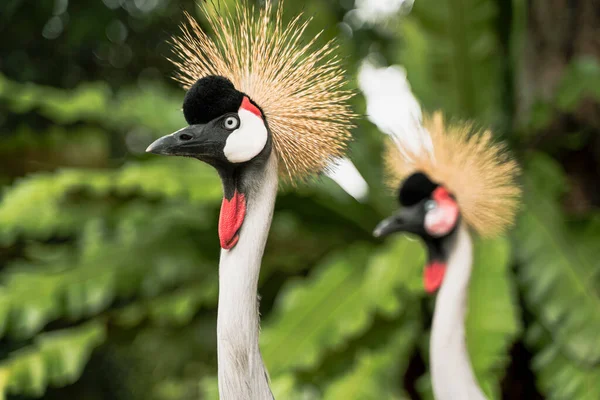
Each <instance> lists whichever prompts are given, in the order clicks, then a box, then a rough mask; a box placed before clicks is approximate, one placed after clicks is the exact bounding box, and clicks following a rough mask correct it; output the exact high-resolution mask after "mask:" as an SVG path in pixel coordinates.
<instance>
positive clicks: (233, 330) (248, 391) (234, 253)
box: [217, 152, 278, 400]
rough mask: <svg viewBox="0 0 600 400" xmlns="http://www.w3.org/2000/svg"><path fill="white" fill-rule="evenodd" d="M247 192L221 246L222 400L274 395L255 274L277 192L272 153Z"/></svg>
mask: <svg viewBox="0 0 600 400" xmlns="http://www.w3.org/2000/svg"><path fill="white" fill-rule="evenodd" d="M263 171H264V172H263V174H264V175H263V176H262V177H260V179H257V180H256V182H257V183H258V184H257V186H256V187H254V188H252V190H251V191H250V192H249V193H248V196H247V213H246V217H245V219H244V224H243V225H242V228H241V230H240V239H239V241H238V243H237V244H236V246H235V247H234V248H233V249H231V250H221V261H220V264H219V311H218V317H217V353H218V363H219V396H220V398H221V400H240V399H252V400H270V399H272V398H273V395H272V394H271V390H270V389H269V382H268V376H267V372H266V369H265V367H264V364H263V361H262V357H261V355H260V350H259V347H258V334H259V313H258V295H257V290H258V277H259V274H260V266H261V261H262V256H263V252H264V248H265V244H266V241H267V236H268V234H269V228H270V226H271V219H272V217H273V208H274V206H275V197H276V195H277V183H278V182H277V158H276V156H275V154H274V152H273V154H271V156H270V158H269V160H268V162H267V165H266V166H265V168H264V170H263Z"/></svg>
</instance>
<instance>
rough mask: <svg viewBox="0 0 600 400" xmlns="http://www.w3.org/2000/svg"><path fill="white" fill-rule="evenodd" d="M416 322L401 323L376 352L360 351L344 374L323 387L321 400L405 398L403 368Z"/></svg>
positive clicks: (415, 337)
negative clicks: (402, 377)
mask: <svg viewBox="0 0 600 400" xmlns="http://www.w3.org/2000/svg"><path fill="white" fill-rule="evenodd" d="M420 330H421V327H420V321H418V320H417V319H413V320H406V319H404V320H402V321H401V325H399V328H398V329H397V330H396V331H395V332H394V333H393V334H392V336H391V337H390V338H389V341H388V343H386V344H385V345H384V346H380V347H379V348H377V349H376V350H370V349H363V350H362V351H361V352H360V353H359V354H357V356H356V361H355V362H354V364H353V365H352V366H351V367H350V368H349V370H348V372H347V373H345V374H344V375H342V376H341V377H339V378H337V379H335V380H334V381H332V382H331V384H330V385H329V386H328V387H327V388H326V390H325V392H324V395H323V399H324V400H337V399H357V400H371V399H372V400H378V399H390V400H391V399H396V400H400V399H408V397H407V396H406V395H405V394H403V393H402V392H401V390H400V387H401V382H400V381H399V377H400V376H402V374H403V372H404V369H405V368H406V367H407V365H408V360H409V358H410V353H411V351H412V350H413V347H414V344H415V341H416V340H417V336H418V334H419V332H420Z"/></svg>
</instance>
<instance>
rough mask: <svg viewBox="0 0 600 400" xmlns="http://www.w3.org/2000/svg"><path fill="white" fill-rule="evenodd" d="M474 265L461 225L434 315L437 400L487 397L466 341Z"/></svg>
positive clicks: (433, 361) (433, 363)
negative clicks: (473, 367)
mask: <svg viewBox="0 0 600 400" xmlns="http://www.w3.org/2000/svg"><path fill="white" fill-rule="evenodd" d="M472 264H473V244H472V243H471V237H470V235H469V232H468V230H467V228H466V226H465V225H464V224H463V223H462V222H461V224H460V226H459V228H458V232H457V233H456V238H455V242H454V244H453V247H452V250H451V252H450V257H449V259H448V264H447V267H446V268H447V270H446V275H445V277H444V282H443V284H442V287H441V288H440V291H439V293H438V295H437V300H436V303H435V312H434V315H433V326H432V330H431V342H430V364H431V379H432V382H433V392H434V395H435V398H436V400H456V399H461V400H484V399H485V398H486V397H485V396H484V395H483V392H482V391H481V389H480V388H479V385H478V384H477V380H476V379H475V375H474V374H473V369H472V367H471V361H470V359H469V353H468V351H467V346H466V338H465V316H466V310H467V297H468V289H469V280H470V278H471V268H472Z"/></svg>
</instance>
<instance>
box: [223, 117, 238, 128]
mask: <svg viewBox="0 0 600 400" xmlns="http://www.w3.org/2000/svg"><path fill="white" fill-rule="evenodd" d="M223 125H224V126H225V129H229V130H230V131H232V130H234V129H237V127H238V126H240V120H239V119H238V117H235V116H233V115H231V116H229V117H227V118H225V120H224V121H223Z"/></svg>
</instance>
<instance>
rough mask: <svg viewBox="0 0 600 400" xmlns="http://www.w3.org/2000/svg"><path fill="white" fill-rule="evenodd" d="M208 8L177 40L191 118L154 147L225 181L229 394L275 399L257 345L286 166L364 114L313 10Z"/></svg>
mask: <svg viewBox="0 0 600 400" xmlns="http://www.w3.org/2000/svg"><path fill="white" fill-rule="evenodd" d="M247 3H248V2H246V1H242V2H239V3H238V5H237V6H236V7H235V10H229V9H226V8H225V10H223V7H221V10H219V11H221V12H223V11H224V12H223V13H221V14H219V13H218V12H216V10H214V9H213V10H207V11H212V12H207V17H208V20H209V23H210V26H211V28H212V30H213V31H214V39H213V38H211V37H209V36H208V35H207V34H206V33H205V32H204V31H203V30H202V29H201V28H200V26H199V24H198V23H197V22H196V21H195V20H194V19H193V18H192V17H191V16H189V15H187V23H186V24H184V25H183V26H182V33H181V35H180V36H178V37H175V38H174V40H173V45H174V50H175V53H176V55H177V57H176V58H177V60H176V61H173V62H174V64H175V65H176V67H177V69H178V75H177V78H178V80H179V81H180V82H181V83H182V84H183V86H184V88H186V89H187V93H186V95H185V98H184V101H183V115H184V116H185V119H186V121H187V123H188V124H189V125H188V126H187V127H185V128H183V129H180V130H178V131H177V132H175V133H172V134H170V135H167V136H164V137H162V138H160V139H158V140H156V141H155V142H154V143H152V144H151V145H150V146H149V147H148V149H147V151H148V152H150V153H155V154H162V155H169V156H184V157H193V158H196V159H198V160H200V161H203V162H205V163H207V164H209V165H211V166H212V167H214V168H215V169H216V170H217V173H218V174H219V176H220V178H221V180H222V184H223V202H222V205H221V213H220V217H219V229H218V233H219V239H220V243H221V248H222V249H221V256H220V262H219V305H218V317H217V352H218V378H219V395H220V398H221V399H224V400H241V399H248V400H263V399H272V398H273V395H272V393H271V390H270V388H269V378H268V375H267V371H266V368H265V366H264V364H263V360H262V357H261V354H260V350H259V342H258V336H259V313H258V306H257V304H258V296H257V287H258V277H259V273H260V267H261V260H262V256H263V251H264V248H265V243H266V241H267V236H268V233H269V229H270V226H271V219H272V216H273V208H274V204H275V197H276V195H277V187H278V179H279V178H278V177H279V176H281V177H282V178H284V179H287V180H297V179H302V178H305V177H307V176H308V175H310V174H313V173H316V172H319V171H322V170H323V169H324V168H326V167H327V166H328V165H329V163H330V162H331V161H332V160H334V159H337V158H339V157H341V156H342V155H343V154H344V152H345V149H346V145H347V143H348V141H349V139H350V136H351V135H350V128H351V127H352V120H353V118H354V114H353V112H352V111H351V109H350V106H349V104H348V100H349V99H350V98H351V97H352V93H351V92H349V91H346V90H344V89H343V88H342V87H343V86H344V71H343V69H342V68H341V67H340V64H339V59H337V58H336V56H335V54H334V53H335V52H336V50H337V45H336V44H335V43H334V42H329V43H328V44H326V45H325V46H321V47H317V46H316V41H317V38H316V37H312V38H311V39H309V40H308V41H307V42H305V43H303V41H302V39H303V36H304V33H305V30H306V27H307V24H308V22H309V21H308V20H307V21H304V22H302V21H301V16H300V15H298V16H297V17H295V18H294V19H292V20H291V22H289V23H286V24H284V23H283V20H282V14H283V1H280V2H279V5H278V7H277V8H276V9H274V8H273V7H272V5H271V2H270V1H269V0H267V2H266V5H265V6H264V8H261V9H254V7H251V6H249V5H248V4H247Z"/></svg>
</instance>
